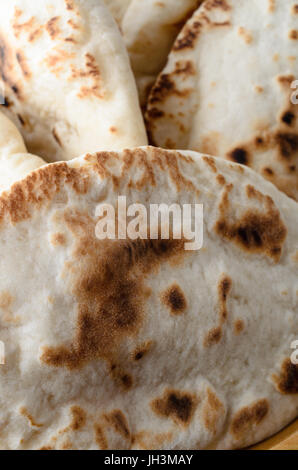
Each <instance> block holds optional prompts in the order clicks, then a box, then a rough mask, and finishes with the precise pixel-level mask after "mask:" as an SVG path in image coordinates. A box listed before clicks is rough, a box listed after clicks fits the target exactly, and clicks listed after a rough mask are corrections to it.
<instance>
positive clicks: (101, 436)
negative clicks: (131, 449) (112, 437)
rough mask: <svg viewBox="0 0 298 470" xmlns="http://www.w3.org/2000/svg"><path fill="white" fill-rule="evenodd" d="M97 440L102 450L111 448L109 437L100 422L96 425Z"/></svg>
mask: <svg viewBox="0 0 298 470" xmlns="http://www.w3.org/2000/svg"><path fill="white" fill-rule="evenodd" d="M94 434H95V442H96V443H97V445H98V447H99V448H100V450H107V449H108V448H109V445H108V441H107V438H106V436H105V433H104V431H103V429H102V427H101V426H100V425H99V424H95V425H94Z"/></svg>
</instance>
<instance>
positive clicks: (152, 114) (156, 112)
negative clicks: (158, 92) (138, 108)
mask: <svg viewBox="0 0 298 470" xmlns="http://www.w3.org/2000/svg"><path fill="white" fill-rule="evenodd" d="M164 114H165V113H164V112H163V111H161V110H160V109H158V108H150V109H148V111H147V118H149V119H159V118H162V117H163V116H164Z"/></svg>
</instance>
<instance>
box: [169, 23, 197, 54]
mask: <svg viewBox="0 0 298 470" xmlns="http://www.w3.org/2000/svg"><path fill="white" fill-rule="evenodd" d="M201 27H202V23H201V22H200V21H194V22H193V23H192V24H191V26H188V25H187V26H185V28H184V30H183V31H182V35H181V37H178V39H177V40H176V42H175V44H174V47H173V50H174V51H181V50H182V49H188V48H193V47H194V43H195V41H196V39H197V38H198V36H199V33H200V29H201Z"/></svg>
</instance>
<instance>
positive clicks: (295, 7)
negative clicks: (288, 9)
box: [292, 4, 298, 15]
mask: <svg viewBox="0 0 298 470" xmlns="http://www.w3.org/2000/svg"><path fill="white" fill-rule="evenodd" d="M292 13H293V15H298V4H297V5H293V8H292Z"/></svg>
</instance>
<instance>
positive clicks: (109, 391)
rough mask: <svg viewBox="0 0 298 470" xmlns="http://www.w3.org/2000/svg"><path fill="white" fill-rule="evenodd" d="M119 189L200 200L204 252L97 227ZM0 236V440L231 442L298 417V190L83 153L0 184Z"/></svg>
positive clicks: (172, 158) (146, 156)
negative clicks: (297, 355) (297, 359)
mask: <svg viewBox="0 0 298 470" xmlns="http://www.w3.org/2000/svg"><path fill="white" fill-rule="evenodd" d="M119 195H122V196H126V197H127V200H126V203H127V206H128V207H129V205H130V204H131V203H135V202H136V201H137V202H139V203H140V204H143V205H144V206H145V207H146V208H147V209H148V210H149V204H152V203H155V204H161V203H164V204H173V203H177V204H194V203H200V204H203V205H204V243H203V247H202V249H201V250H199V251H185V249H184V240H177V239H174V238H170V239H169V240H161V239H155V240H140V239H138V240H131V239H126V240H99V239H97V238H96V237H95V229H96V224H97V222H98V218H97V217H96V216H95V214H96V213H97V214H98V212H97V211H96V209H97V207H98V204H106V203H108V204H111V205H112V206H113V207H114V208H116V207H117V204H118V196H119ZM0 237H1V244H0V267H1V269H0V340H1V341H3V342H4V344H5V353H6V354H5V356H6V363H5V365H3V366H0V419H1V433H0V447H1V448H3V449H39V448H44V449H70V448H72V449H95V448H100V449H205V448H216V449H231V448H239V447H245V446H248V445H250V444H253V443H254V442H257V441H260V440H262V439H263V438H265V437H267V436H269V435H272V434H273V433H275V432H277V431H278V430H279V429H281V428H282V427H284V426H285V425H287V424H288V423H289V422H290V421H291V420H293V419H294V418H295V417H296V416H297V414H298V366H297V365H294V363H292V362H291V359H290V358H291V355H292V353H293V350H292V342H293V341H294V340H295V339H297V337H298V276H297V274H298V245H297V239H298V210H297V203H296V202H295V201H293V200H291V199H289V198H288V197H287V196H286V195H284V194H283V193H281V192H280V191H278V190H277V189H276V188H275V187H274V186H273V185H272V184H270V183H269V182H266V181H265V180H264V179H263V178H262V177H261V176H259V175H258V174H256V173H255V172H253V171H251V170H250V169H248V168H245V167H242V166H240V165H237V164H234V163H229V162H227V161H225V160H223V159H219V158H212V157H206V156H202V155H200V154H196V153H194V152H190V151H189V152H180V153H178V152H174V151H165V150H160V149H156V148H150V147H144V148H139V149H135V150H125V151H123V152H120V153H119V152H117V153H116V152H114V153H108V152H100V153H98V154H93V155H91V154H88V155H86V156H84V157H80V158H78V159H76V160H73V161H70V162H61V163H56V164H52V165H47V166H45V167H44V168H41V169H39V170H37V171H35V172H33V173H32V174H31V175H29V176H28V177H27V178H26V179H25V180H23V181H21V182H18V183H16V184H15V185H14V186H13V187H12V188H11V190H10V191H9V192H7V193H3V194H2V195H1V197H0ZM20 260H21V261H20ZM20 286H21V288H20Z"/></svg>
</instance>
